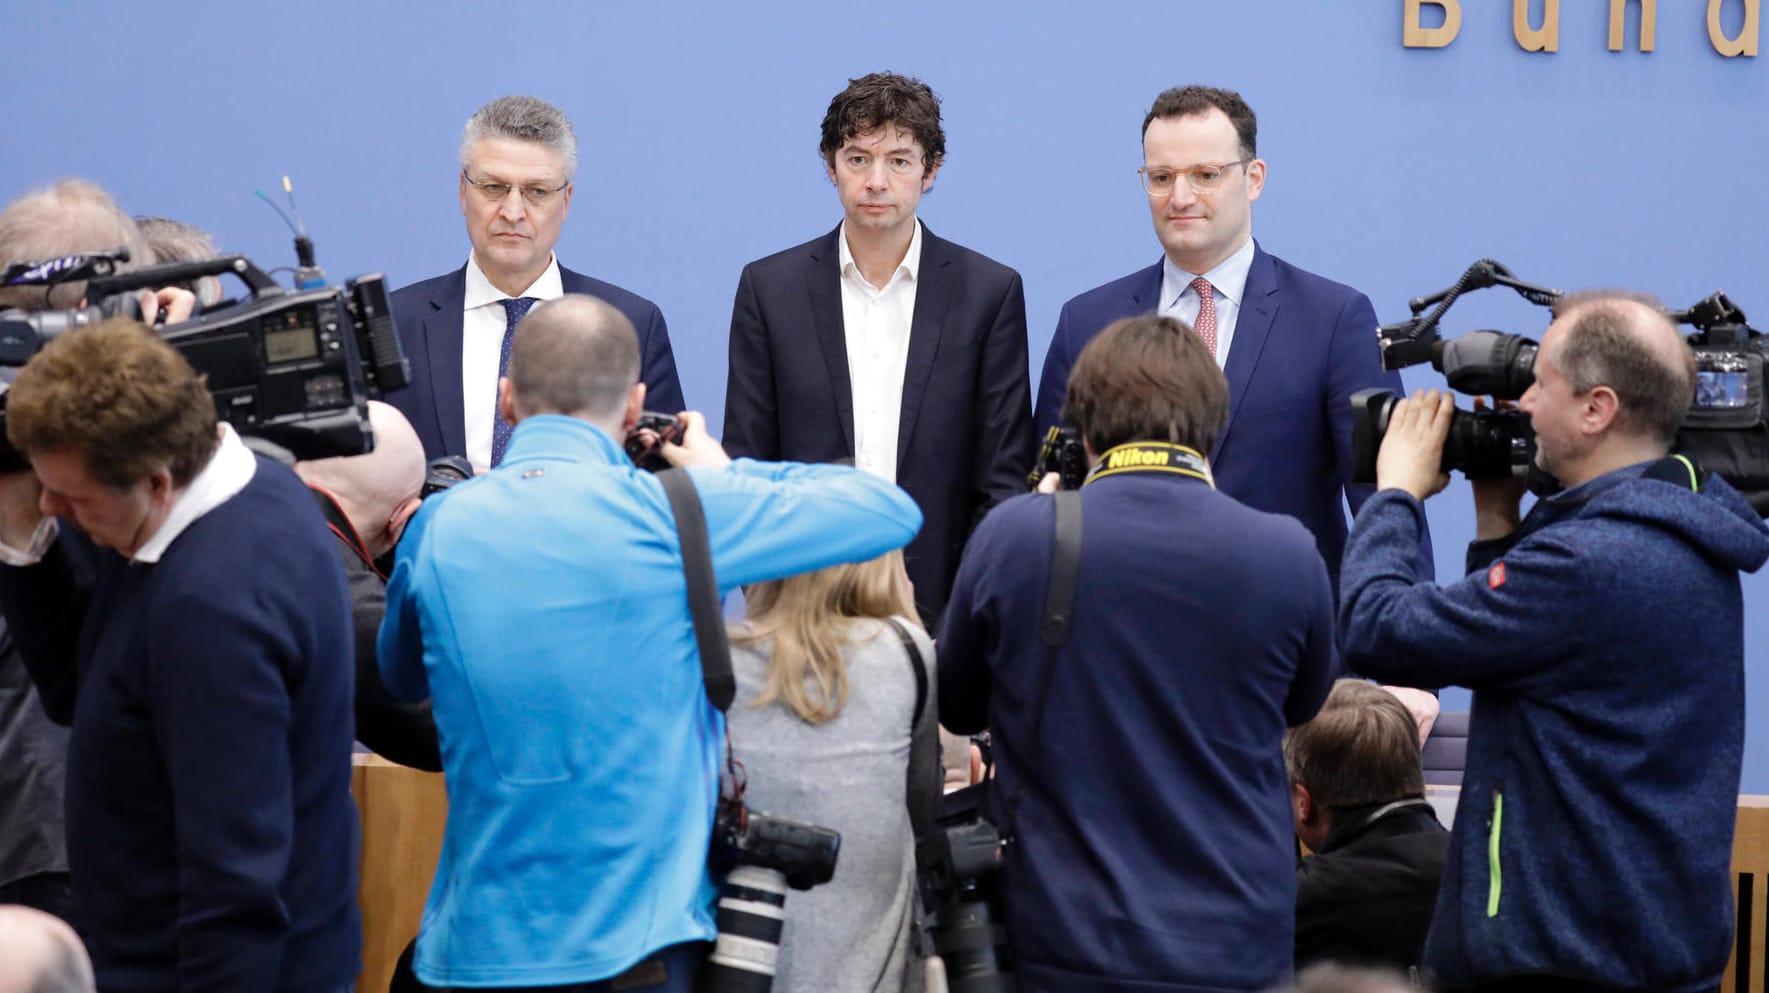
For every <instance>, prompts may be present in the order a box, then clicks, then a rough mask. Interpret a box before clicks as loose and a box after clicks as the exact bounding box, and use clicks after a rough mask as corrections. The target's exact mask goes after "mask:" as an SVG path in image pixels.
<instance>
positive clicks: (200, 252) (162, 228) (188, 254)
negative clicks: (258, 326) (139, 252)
mask: <svg viewBox="0 0 1769 993" xmlns="http://www.w3.org/2000/svg"><path fill="white" fill-rule="evenodd" d="M135 226H136V227H137V228H140V229H141V236H142V237H143V238H145V239H147V245H148V248H149V249H151V250H152V251H153V257H154V261H155V262H157V263H161V264H164V263H167V262H207V261H209V260H210V259H213V258H216V257H217V256H219V255H220V254H221V251H220V249H218V248H216V247H215V238H214V236H213V235H211V234H209V232H207V231H204V230H203V229H202V228H199V227H197V226H196V225H194V224H186V223H184V222H183V221H175V220H173V219H172V218H170V217H137V218H136V219H135ZM186 286H187V288H188V289H189V290H190V291H191V292H192V293H195V294H196V295H197V302H198V303H200V304H202V305H203V306H205V307H210V306H213V305H215V304H217V303H220V302H221V299H222V297H223V296H224V295H225V294H224V292H223V290H222V288H221V277H219V276H203V277H201V278H199V279H193V280H191V281H190V282H189V283H187V284H186Z"/></svg>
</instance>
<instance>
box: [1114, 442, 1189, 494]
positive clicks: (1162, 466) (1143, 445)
mask: <svg viewBox="0 0 1769 993" xmlns="http://www.w3.org/2000/svg"><path fill="white" fill-rule="evenodd" d="M1132 472H1159V473H1171V474H1174V475H1179V476H1190V477H1192V478H1193V479H1202V480H1203V481H1204V482H1206V483H1209V484H1210V486H1211V488H1215V486H1216V476H1215V475H1214V474H1213V473H1211V471H1210V463H1209V462H1208V461H1207V460H1206V459H1205V458H1204V456H1203V455H1202V454H1200V453H1199V452H1198V450H1197V449H1195V448H1188V447H1186V446H1185V445H1175V444H1171V443H1169V442H1165V441H1132V442H1129V443H1127V444H1123V445H1118V446H1116V447H1113V448H1108V449H1106V450H1105V451H1104V452H1102V453H1101V454H1100V457H1099V463H1098V464H1097V465H1095V466H1094V467H1093V471H1091V472H1089V473H1088V474H1087V481H1086V482H1084V483H1082V484H1081V485H1082V486H1087V485H1090V484H1092V483H1093V482H1094V481H1095V480H1100V479H1104V478H1106V477H1107V476H1120V475H1124V474H1126V473H1132Z"/></svg>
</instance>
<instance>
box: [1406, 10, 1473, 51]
mask: <svg viewBox="0 0 1769 993" xmlns="http://www.w3.org/2000/svg"><path fill="white" fill-rule="evenodd" d="M1406 2H1407V7H1406V13H1405V15H1404V16H1403V23H1402V26H1401V44H1403V45H1405V46H1406V47H1408V48H1443V47H1444V46H1446V45H1448V44H1449V43H1450V42H1452V41H1455V40H1456V32H1458V31H1460V30H1462V2H1461V0H1406ZM1425 4H1430V5H1431V6H1433V7H1436V8H1438V9H1440V10H1442V11H1443V26H1442V27H1437V28H1426V27H1421V26H1420V24H1419V14H1420V11H1419V8H1420V7H1421V6H1423V5H1425Z"/></svg>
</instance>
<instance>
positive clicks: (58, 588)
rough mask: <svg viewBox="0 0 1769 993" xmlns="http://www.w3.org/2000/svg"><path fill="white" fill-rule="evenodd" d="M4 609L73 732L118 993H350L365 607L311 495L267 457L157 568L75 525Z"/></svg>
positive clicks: (98, 905)
mask: <svg viewBox="0 0 1769 993" xmlns="http://www.w3.org/2000/svg"><path fill="white" fill-rule="evenodd" d="M70 545H73V546H84V549H81V548H79V547H73V548H70V547H68V546H70ZM81 551H83V552H84V554H78V553H80V552H81ZM88 565H89V566H90V568H87V566H88ZM0 602H3V603H4V607H5V612H6V619H7V623H8V624H9V625H10V626H11V627H12V630H13V632H14V633H15V635H16V636H17V638H18V643H19V648H20V651H21V653H22V654H23V655H24V657H25V660H26V663H27V665H28V666H29V667H30V669H31V674H32V676H33V678H34V679H35V680H36V682H37V685H38V688H39V690H40V692H41V694H42V698H43V704H44V707H45V709H47V710H48V712H49V714H50V716H51V718H53V719H55V720H56V721H58V722H61V723H71V724H72V727H73V731H72V733H71V736H70V744H69V752H68V785H67V814H68V817H67V824H68V856H69V861H70V864H71V867H72V870H73V873H74V885H75V894H76V897H77V899H78V900H79V902H80V906H81V911H82V914H83V915H84V920H85V923H86V925H87V927H88V931H89V933H88V934H87V936H86V937H87V940H88V944H89V946H90V948H91V951H92V958H93V964H94V966H95V967H96V970H97V974H98V985H99V988H100V989H103V990H105V991H107V993H112V991H122V993H134V991H143V993H145V991H169V990H178V991H181V993H191V991H197V990H215V991H220V990H228V991H240V990H253V991H289V993H294V991H297V990H299V991H303V993H306V991H318V990H335V989H340V988H342V987H344V986H345V985H347V984H348V983H349V982H350V981H351V979H352V977H354V976H355V974H356V972H357V970H358V967H359V952H360V950H361V943H362V936H361V924H360V919H359V917H358V914H357V910H356V902H355V896H356V893H355V889H356V885H355V884H356V862H357V818H356V809H355V805H354V803H353V802H352V801H351V797H350V750H351V749H350V737H351V736H350V730H351V688H352V680H353V677H352V671H351V641H350V637H351V636H350V608H349V601H348V597H347V594H346V592H345V586H344V576H343V573H342V572H341V571H340V570H339V568H338V560H337V555H336V552H334V551H333V549H332V537H331V535H330V534H329V533H328V532H327V531H326V528H325V524H324V522H323V521H322V520H321V518H320V516H319V512H318V510H317V509H315V507H314V503H313V497H312V496H311V495H310V494H309V493H308V492H307V489H306V488H305V487H304V486H302V485H301V483H300V482H299V480H297V479H296V478H295V476H294V475H293V474H291V473H290V472H289V471H288V470H287V469H285V468H283V467H281V466H279V465H276V464H274V463H272V462H269V461H267V460H264V459H260V460H259V462H258V466H257V471H256V472H255V473H254V474H253V477H252V480H251V482H250V483H248V484H247V486H246V488H245V489H244V490H242V491H241V492H240V493H238V494H236V495H235V496H234V497H232V498H231V499H229V500H227V501H226V502H225V503H223V504H221V505H220V506H219V507H216V508H215V509H213V510H211V511H209V512H208V513H207V514H205V515H203V516H202V517H200V518H198V519H197V520H196V521H195V522H194V523H192V524H191V525H190V526H189V528H187V529H186V530H185V531H184V532H183V534H181V535H179V536H178V538H177V539H175V540H174V541H173V542H172V544H171V546H170V547H169V548H168V549H167V550H166V553H165V555H164V556H163V557H162V558H161V559H160V561H159V562H158V563H157V564H152V565H146V564H136V565H131V564H129V563H128V562H126V561H125V560H124V559H123V558H122V557H120V556H118V555H117V554H115V553H114V552H110V551H94V550H93V549H92V548H91V546H90V545H87V544H85V543H84V542H83V541H82V540H81V539H79V538H77V537H75V536H71V535H69V534H67V533H66V532H65V530H64V536H63V538H62V539H61V540H60V541H59V542H58V543H57V547H56V548H55V549H54V550H53V551H52V552H51V553H50V554H49V555H48V556H47V557H45V559H44V561H43V562H42V563H40V564H39V565H37V566H33V567H29V568H0Z"/></svg>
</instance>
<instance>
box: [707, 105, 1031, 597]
mask: <svg viewBox="0 0 1769 993" xmlns="http://www.w3.org/2000/svg"><path fill="white" fill-rule="evenodd" d="M819 150H820V151H821V152H822V154H823V162H824V167H825V169H826V170H827V173H828V176H829V180H830V182H831V183H833V184H834V185H835V188H836V193H837V195H838V196H839V197H840V199H841V204H842V211H843V215H844V216H843V219H842V223H841V224H840V225H838V226H837V227H836V228H835V230H833V231H830V232H829V233H828V234H825V235H823V236H821V237H819V238H817V239H815V240H813V241H808V242H806V243H805V244H803V245H799V246H798V247H796V248H789V249H787V250H786V251H784V252H779V253H776V254H774V255H770V256H768V257H767V258H765V259H761V260H758V261H756V262H752V263H750V264H749V265H747V266H745V267H744V270H743V275H742V277H741V278H740V279H739V280H738V282H737V300H736V303H735V305H734V306H733V308H732V311H731V351H730V363H731V365H730V376H729V378H728V379H727V380H726V387H725V429H724V443H725V448H726V450H727V451H729V452H730V453H731V454H732V455H733V456H739V455H748V456H751V457H754V458H758V459H763V460H781V459H785V460H792V461H800V462H830V461H836V460H840V459H847V458H852V459H853V460H854V464H855V465H857V466H858V467H859V468H861V469H864V470H866V471H867V472H870V473H872V474H874V475H876V476H880V477H882V478H884V479H887V480H890V481H891V482H894V483H896V484H897V485H899V486H901V487H902V488H903V489H905V490H907V491H908V492H909V495H910V496H912V497H914V498H915V502H916V503H917V504H918V505H919V506H920V507H921V512H922V514H923V516H924V519H925V523H924V524H923V526H922V530H921V533H920V534H919V535H917V536H916V538H915V540H914V541H912V542H910V543H909V547H908V548H907V549H906V550H905V552H906V560H907V562H906V564H907V566H908V570H909V578H910V580H911V581H912V582H913V583H914V585H915V601H916V606H917V607H918V608H919V609H920V611H921V613H922V616H923V618H924V619H926V620H930V621H931V620H932V619H933V618H934V617H937V616H938V615H939V613H940V610H941V608H942V607H943V606H944V605H945V603H946V594H947V590H948V589H949V588H950V587H951V584H952V575H953V573H954V572H956V571H957V569H958V559H959V553H960V552H961V551H963V549H964V543H965V539H966V538H967V537H969V535H970V530H971V527H972V526H973V525H975V524H976V522H977V521H978V520H980V519H981V518H982V516H983V513H984V512H985V511H986V510H988V509H989V508H990V507H992V506H994V505H995V504H996V503H998V502H1000V501H1001V500H1003V499H1005V498H1007V497H1009V496H1013V495H1014V494H1017V493H1021V492H1024V490H1025V488H1026V482H1025V480H1026V471H1027V469H1028V468H1030V462H1031V456H1032V437H1031V403H1030V396H1031V386H1030V382H1029V380H1028V378H1027V375H1026V300H1025V291H1024V290H1023V289H1022V287H1021V284H1020V276H1019V273H1017V272H1015V271H1013V270H1012V269H1009V268H1008V267H1007V266H1004V265H1001V264H1000V263H998V262H995V261H993V260H991V259H988V258H986V257H984V256H982V255H980V254H978V253H976V252H973V251H971V250H970V249H968V248H963V247H961V246H959V245H955V244H953V243H952V242H950V241H947V240H945V239H944V238H940V237H938V236H936V235H935V234H934V233H933V232H932V231H930V230H928V229H927V227H926V226H925V225H923V224H922V223H921V221H920V220H919V219H918V218H917V217H916V208H917V206H918V205H919V204H920V203H921V197H922V194H924V193H926V192H927V191H928V190H929V189H931V188H932V187H933V185H934V176H935V175H936V174H937V173H938V172H939V171H940V162H941V158H942V156H943V155H944V154H945V150H946V135H945V131H944V129H942V128H941V126H940V102H939V99H938V98H937V97H935V96H934V92H933V90H931V89H929V88H928V86H927V84H926V83H923V82H921V81H920V80H917V79H910V78H907V77H904V76H899V75H895V74H892V73H872V74H870V75H867V76H862V77H860V78H859V79H854V80H851V81H849V83H848V86H847V88H846V89H844V90H843V91H842V92H841V93H838V94H837V95H836V96H835V99H833V100H831V101H830V103H829V109H828V112H827V113H826V114H825V115H824V118H823V138H822V142H821V146H820V149H819Z"/></svg>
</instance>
